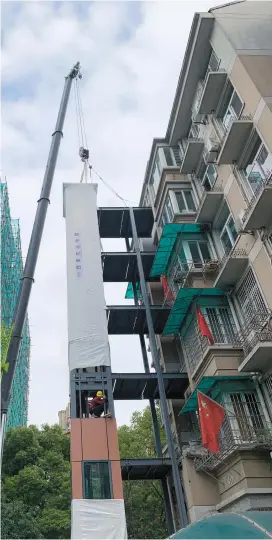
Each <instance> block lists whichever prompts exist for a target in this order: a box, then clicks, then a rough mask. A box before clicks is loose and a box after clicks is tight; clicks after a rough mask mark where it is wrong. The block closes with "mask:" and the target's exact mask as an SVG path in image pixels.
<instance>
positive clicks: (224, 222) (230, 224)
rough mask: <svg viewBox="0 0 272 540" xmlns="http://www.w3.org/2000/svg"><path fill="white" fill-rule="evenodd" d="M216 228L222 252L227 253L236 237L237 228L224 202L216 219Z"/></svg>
mask: <svg viewBox="0 0 272 540" xmlns="http://www.w3.org/2000/svg"><path fill="white" fill-rule="evenodd" d="M217 229H218V230H219V237H220V240H221V244H222V246H223V249H224V252H225V253H226V254H228V253H229V252H230V251H231V249H232V247H233V246H234V244H235V242H236V239H237V236H238V234H237V230H236V227H235V223H234V220H233V217H232V216H231V214H230V211H229V207H228V205H227V203H226V202H225V203H224V204H223V207H222V209H221V211H220V214H219V217H218V219H217Z"/></svg>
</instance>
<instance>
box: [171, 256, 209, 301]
mask: <svg viewBox="0 0 272 540" xmlns="http://www.w3.org/2000/svg"><path fill="white" fill-rule="evenodd" d="M178 259H179V256H178V255H176V259H175V260H174V261H173V265H172V271H170V272H169V274H168V278H167V279H168V288H169V293H170V292H171V293H172V294H173V295H174V297H175V298H176V297H177V295H178V292H179V290H180V289H181V288H182V287H186V286H189V284H188V279H189V277H190V276H192V275H198V276H199V275H200V276H202V277H203V279H204V278H207V277H212V276H213V275H214V274H216V273H217V271H218V261H217V260H216V259H209V260H206V261H201V260H200V259H199V260H194V261H192V260H188V261H186V262H181V261H180V260H179V263H178V264H177V260H178ZM169 296H170V294H165V301H167V297H169Z"/></svg>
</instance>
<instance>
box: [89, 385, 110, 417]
mask: <svg viewBox="0 0 272 540" xmlns="http://www.w3.org/2000/svg"><path fill="white" fill-rule="evenodd" d="M104 406H105V396H103V392H101V390H98V392H96V396H95V397H93V398H92V400H91V401H90V402H89V413H90V415H91V416H92V417H93V418H100V416H101V414H102V413H103V412H104ZM104 416H107V417H108V416H111V414H110V413H108V414H105V415H104Z"/></svg>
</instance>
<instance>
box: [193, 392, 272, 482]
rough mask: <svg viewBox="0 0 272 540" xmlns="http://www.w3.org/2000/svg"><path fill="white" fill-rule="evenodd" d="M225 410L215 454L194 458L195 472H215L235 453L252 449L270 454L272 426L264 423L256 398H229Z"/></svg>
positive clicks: (245, 396) (251, 395) (236, 394)
mask: <svg viewBox="0 0 272 540" xmlns="http://www.w3.org/2000/svg"><path fill="white" fill-rule="evenodd" d="M242 396H243V397H242ZM230 398H231V399H230ZM223 406H224V404H223ZM225 408H226V414H225V418H224V420H223V424H222V427H221V430H220V434H219V453H218V454H213V453H211V452H209V451H207V452H206V455H204V456H203V457H200V458H197V459H196V460H195V468H196V470H197V471H201V470H207V471H212V470H214V469H216V468H217V467H218V466H219V465H222V462H223V461H224V460H225V459H227V458H228V457H229V456H230V455H231V454H232V453H233V452H235V451H242V450H252V449H254V448H259V449H269V450H270V449H271V447H272V425H271V424H270V423H268V422H267V421H266V420H265V417H264V415H263V412H262V409H261V407H260V403H259V402H258V399H257V397H256V394H254V393H244V394H243V395H242V394H239V393H233V394H230V395H229V400H228V401H227V403H225Z"/></svg>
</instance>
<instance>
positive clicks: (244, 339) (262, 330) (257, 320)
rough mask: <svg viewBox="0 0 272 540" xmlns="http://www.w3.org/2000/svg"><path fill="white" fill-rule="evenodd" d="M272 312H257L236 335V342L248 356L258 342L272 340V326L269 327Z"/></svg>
mask: <svg viewBox="0 0 272 540" xmlns="http://www.w3.org/2000/svg"><path fill="white" fill-rule="evenodd" d="M271 318H272V313H271V312H265V313H256V314H255V315H254V316H253V317H252V318H251V320H250V321H248V322H246V323H245V324H244V325H243V326H242V327H241V329H240V330H239V332H237V335H236V339H235V341H236V344H237V346H240V347H241V348H242V349H243V351H244V356H245V357H246V356H247V355H248V354H249V353H250V352H251V351H252V350H253V349H254V347H255V346H256V345H257V344H258V343H262V342H263V341H272V328H271V329H270V328H269V327H268V324H269V321H271Z"/></svg>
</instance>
